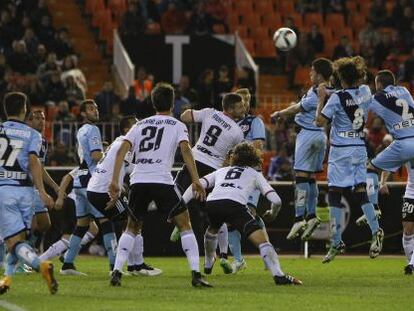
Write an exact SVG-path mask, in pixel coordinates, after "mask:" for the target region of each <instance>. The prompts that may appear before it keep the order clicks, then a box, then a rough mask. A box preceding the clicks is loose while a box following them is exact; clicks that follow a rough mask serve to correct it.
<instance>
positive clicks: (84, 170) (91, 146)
mask: <svg viewBox="0 0 414 311" xmlns="http://www.w3.org/2000/svg"><path fill="white" fill-rule="evenodd" d="M76 138H77V143H78V157H79V163H80V166H79V167H80V170H79V182H80V186H81V187H82V188H86V186H87V185H88V182H89V179H90V178H91V176H92V173H93V171H94V170H95V168H96V164H97V163H95V161H94V160H93V159H92V152H94V151H103V146H102V138H101V133H100V131H99V128H98V127H97V126H96V125H93V124H89V123H86V124H84V125H82V126H81V128H79V130H78V133H77V135H76Z"/></svg>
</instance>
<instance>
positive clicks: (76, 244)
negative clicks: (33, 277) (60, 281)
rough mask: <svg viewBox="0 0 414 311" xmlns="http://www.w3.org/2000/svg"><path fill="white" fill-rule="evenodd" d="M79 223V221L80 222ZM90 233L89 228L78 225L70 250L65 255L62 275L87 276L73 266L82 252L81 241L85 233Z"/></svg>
mask: <svg viewBox="0 0 414 311" xmlns="http://www.w3.org/2000/svg"><path fill="white" fill-rule="evenodd" d="M78 221H79V220H78ZM87 231H88V226H81V225H76V227H75V230H74V231H73V234H72V235H71V236H70V240H69V249H68V251H67V252H66V254H65V258H64V263H63V266H62V269H61V270H60V274H62V275H86V274H85V273H82V272H79V271H77V270H76V267H75V265H74V264H73V263H74V261H75V258H76V256H77V255H78V254H79V251H80V250H81V247H82V246H81V241H82V238H83V236H84V235H85V233H86V232H87Z"/></svg>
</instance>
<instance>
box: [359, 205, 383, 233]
mask: <svg viewBox="0 0 414 311" xmlns="http://www.w3.org/2000/svg"><path fill="white" fill-rule="evenodd" d="M361 208H362V210H363V212H364V215H365V217H366V218H367V222H368V225H369V227H370V229H371V232H372V234H374V233H376V232H377V231H378V229H379V223H378V219H377V217H375V209H374V205H372V203H371V202H369V203H365V204H363V205H362V206H361Z"/></svg>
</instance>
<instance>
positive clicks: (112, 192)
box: [108, 140, 131, 204]
mask: <svg viewBox="0 0 414 311" xmlns="http://www.w3.org/2000/svg"><path fill="white" fill-rule="evenodd" d="M129 149H131V143H130V142H129V141H127V140H125V141H124V142H123V143H122V145H121V147H120V148H119V150H118V152H117V154H116V158H115V163H114V173H113V175H112V181H111V183H110V184H109V189H108V191H109V196H110V197H111V199H112V200H111V202H109V203H108V204H111V203H112V202H113V201H116V200H117V199H118V197H119V193H120V191H121V189H119V184H118V183H119V174H120V172H121V168H122V165H124V159H125V155H126V154H127V152H128V151H129Z"/></svg>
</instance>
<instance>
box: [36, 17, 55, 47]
mask: <svg viewBox="0 0 414 311" xmlns="http://www.w3.org/2000/svg"><path fill="white" fill-rule="evenodd" d="M36 33H37V37H38V38H39V41H40V42H41V43H43V44H44V45H45V46H46V48H47V50H50V49H51V48H53V43H54V41H55V29H54V28H53V26H52V21H51V19H50V16H48V15H44V16H42V19H41V22H40V25H39V26H38V27H37V29H36Z"/></svg>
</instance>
